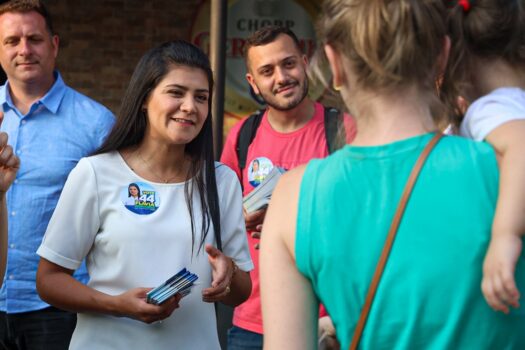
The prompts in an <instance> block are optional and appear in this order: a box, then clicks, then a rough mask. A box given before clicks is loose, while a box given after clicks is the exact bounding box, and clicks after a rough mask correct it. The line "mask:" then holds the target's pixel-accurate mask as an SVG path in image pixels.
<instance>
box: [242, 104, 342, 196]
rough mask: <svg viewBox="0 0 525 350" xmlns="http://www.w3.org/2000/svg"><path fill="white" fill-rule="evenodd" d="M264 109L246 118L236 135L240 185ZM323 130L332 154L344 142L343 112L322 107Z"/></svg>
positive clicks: (329, 151)
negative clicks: (249, 149) (249, 150)
mask: <svg viewBox="0 0 525 350" xmlns="http://www.w3.org/2000/svg"><path fill="white" fill-rule="evenodd" d="M265 111H266V110H265V109H261V110H258V111H257V112H255V113H254V114H252V115H250V116H249V117H248V118H246V121H245V122H244V123H243V124H242V126H241V129H240V130H239V135H238V137H237V146H236V148H235V151H236V152H237V160H238V161H239V170H240V174H241V179H240V180H241V187H242V173H243V170H244V168H245V167H246V157H247V156H248V147H249V146H250V144H251V143H252V141H253V139H254V138H255V135H256V134H257V129H258V128H259V125H260V124H261V120H262V117H263V115H264V112H265ZM324 130H325V137H326V145H327V148H328V154H332V153H334V152H335V151H337V150H338V149H340V148H342V147H343V146H344V145H345V144H346V131H345V128H344V125H343V114H342V113H341V112H339V110H337V109H336V108H333V107H324Z"/></svg>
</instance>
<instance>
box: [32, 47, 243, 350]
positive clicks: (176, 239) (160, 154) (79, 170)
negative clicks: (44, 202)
mask: <svg viewBox="0 0 525 350" xmlns="http://www.w3.org/2000/svg"><path fill="white" fill-rule="evenodd" d="M212 90H213V78H212V72H211V69H210V64H209V61H208V58H207V57H206V55H205V54H204V53H203V52H202V51H201V50H200V49H198V48H197V47H195V46H193V45H191V44H189V43H187V42H184V41H174V42H170V43H166V44H163V45H161V46H159V47H157V48H154V49H152V50H151V51H149V52H148V53H146V54H145V55H144V56H143V57H142V59H141V60H140V62H139V63H138V65H137V67H136V69H135V72H134V73H133V76H132V78H131V82H130V84H129V86H128V89H127V91H126V94H125V96H124V99H123V102H122V107H121V112H120V115H119V117H118V120H117V123H116V125H115V127H114V129H113V131H112V132H111V134H110V135H109V137H108V139H107V141H106V143H105V144H104V145H103V146H102V147H101V149H100V150H98V151H97V152H96V154H95V155H94V156H92V157H88V158H85V159H82V160H81V161H80V162H79V164H78V165H77V167H76V168H75V169H74V170H73V171H72V173H71V175H70V177H69V179H68V181H67V183H66V186H65V188H64V191H63V193H62V196H61V198H60V201H59V204H58V206H57V209H56V211H55V214H54V215H53V218H52V220H51V222H50V224H49V227H48V230H47V232H46V235H45V237H44V240H43V242H42V245H41V247H40V248H39V250H38V254H40V256H41V257H42V259H41V261H40V266H39V270H38V275H37V287H38V291H39V293H40V296H41V297H42V298H43V299H44V300H46V301H47V302H49V303H50V304H52V305H55V306H57V307H60V308H62V309H67V310H71V311H76V312H78V313H79V317H78V323H77V327H76V329H75V332H74V334H73V338H72V342H71V348H73V349H84V348H91V349H94V348H101V347H105V348H111V349H130V348H136V349H147V348H154V349H172V348H174V347H175V348H180V349H218V348H219V343H218V339H217V332H216V324H215V323H216V322H215V313H214V305H213V302H216V301H219V302H223V303H225V304H229V305H238V304H240V303H241V302H243V301H244V300H245V299H246V298H247V297H248V296H249V294H250V290H251V282H250V278H249V275H248V272H247V271H249V270H250V269H251V268H252V266H253V265H252V262H251V260H250V256H249V251H248V246H247V241H246V234H245V229H244V221H243V216H242V207H241V205H242V200H241V192H240V186H239V184H238V181H237V180H236V177H235V174H234V173H233V172H232V171H230V170H229V169H228V168H227V167H225V166H221V165H219V164H216V163H215V162H214V160H213V149H212V148H213V138H212V124H211V116H210V106H211V95H212ZM131 184H133V185H135V186H137V188H140V192H141V193H140V197H139V198H138V199H137V200H136V201H135V204H134V205H133V206H130V205H126V201H127V198H128V196H129V193H130V192H129V188H130V186H131ZM80 187H83V188H90V189H93V188H95V189H96V190H95V191H92V190H90V191H84V192H82V194H81V195H79V193H78V188H80ZM221 249H222V251H221ZM84 258H86V262H87V267H88V270H89V273H90V277H91V280H90V282H89V284H88V285H87V286H85V285H82V284H80V283H78V282H77V281H75V280H74V279H73V278H72V277H71V273H72V272H73V270H75V269H76V268H77V267H78V266H79V265H80V263H81V261H82V260H83V259H84ZM184 267H185V268H187V269H188V270H190V271H191V272H193V273H195V274H197V275H198V277H199V279H198V280H197V285H196V286H194V288H193V290H192V292H191V293H190V294H189V295H188V296H187V297H185V298H184V299H182V300H181V296H180V295H179V294H177V295H175V296H173V297H171V298H170V299H168V300H167V301H166V302H165V303H163V304H161V305H153V304H150V303H148V302H147V300H146V293H147V292H148V291H149V290H150V289H151V288H152V287H155V286H157V285H159V284H161V283H162V282H164V281H165V280H166V279H168V278H169V277H170V276H171V275H173V274H174V273H175V272H177V271H179V270H180V269H182V268H184ZM177 308H178V310H177V311H175V312H174V310H175V309H177ZM115 316H116V317H115Z"/></svg>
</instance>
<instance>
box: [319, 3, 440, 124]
mask: <svg viewBox="0 0 525 350" xmlns="http://www.w3.org/2000/svg"><path fill="white" fill-rule="evenodd" d="M445 16H446V11H445V7H444V6H443V3H442V0H325V1H324V4H323V15H322V16H321V18H320V21H319V23H318V33H319V36H320V41H321V42H323V43H324V44H330V45H331V46H332V47H334V49H335V50H337V51H338V52H340V53H341V54H342V55H344V56H345V57H346V59H347V61H348V62H349V64H350V65H351V67H352V70H353V72H355V74H356V81H357V84H358V86H357V87H356V88H360V89H368V90H371V91H383V92H394V91H398V90H399V89H404V88H408V87H411V86H414V85H415V86H417V87H418V88H419V89H420V90H421V91H423V92H428V95H429V97H430V100H431V104H432V107H433V108H432V110H433V115H434V119H435V121H436V122H437V124H442V123H443V122H444V121H443V119H444V118H443V117H444V115H445V113H443V112H444V111H443V108H441V109H440V110H439V112H438V111H437V109H436V108H435V107H436V106H437V105H439V106H441V107H443V105H442V104H441V103H439V100H438V97H437V94H436V90H435V85H436V80H437V79H438V77H439V76H440V71H439V67H438V64H437V62H438V57H439V56H440V55H441V53H442V50H443V47H444V46H443V45H444V40H445V36H446V24H445ZM445 122H446V121H445Z"/></svg>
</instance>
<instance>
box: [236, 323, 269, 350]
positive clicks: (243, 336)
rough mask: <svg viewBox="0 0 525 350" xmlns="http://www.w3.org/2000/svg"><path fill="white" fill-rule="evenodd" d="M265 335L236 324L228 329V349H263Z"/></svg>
mask: <svg viewBox="0 0 525 350" xmlns="http://www.w3.org/2000/svg"><path fill="white" fill-rule="evenodd" d="M262 347H263V335H262V334H259V333H254V332H250V331H247V330H246V329H242V328H239V327H236V326H233V327H232V328H230V329H229V330H228V350H262Z"/></svg>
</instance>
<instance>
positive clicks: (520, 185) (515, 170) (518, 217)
mask: <svg viewBox="0 0 525 350" xmlns="http://www.w3.org/2000/svg"><path fill="white" fill-rule="evenodd" d="M486 140H487V141H488V142H489V143H490V144H491V145H492V146H493V147H494V148H495V149H496V152H497V153H498V155H499V156H500V157H501V158H500V186H499V197H498V204H497V207H496V215H495V217H494V224H493V227H492V231H493V234H513V235H517V236H523V235H525V156H524V152H525V120H517V121H512V122H509V123H506V124H503V125H501V126H500V127H498V128H496V129H495V130H494V131H492V132H491V133H490V134H489V135H488V136H487V138H486Z"/></svg>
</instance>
